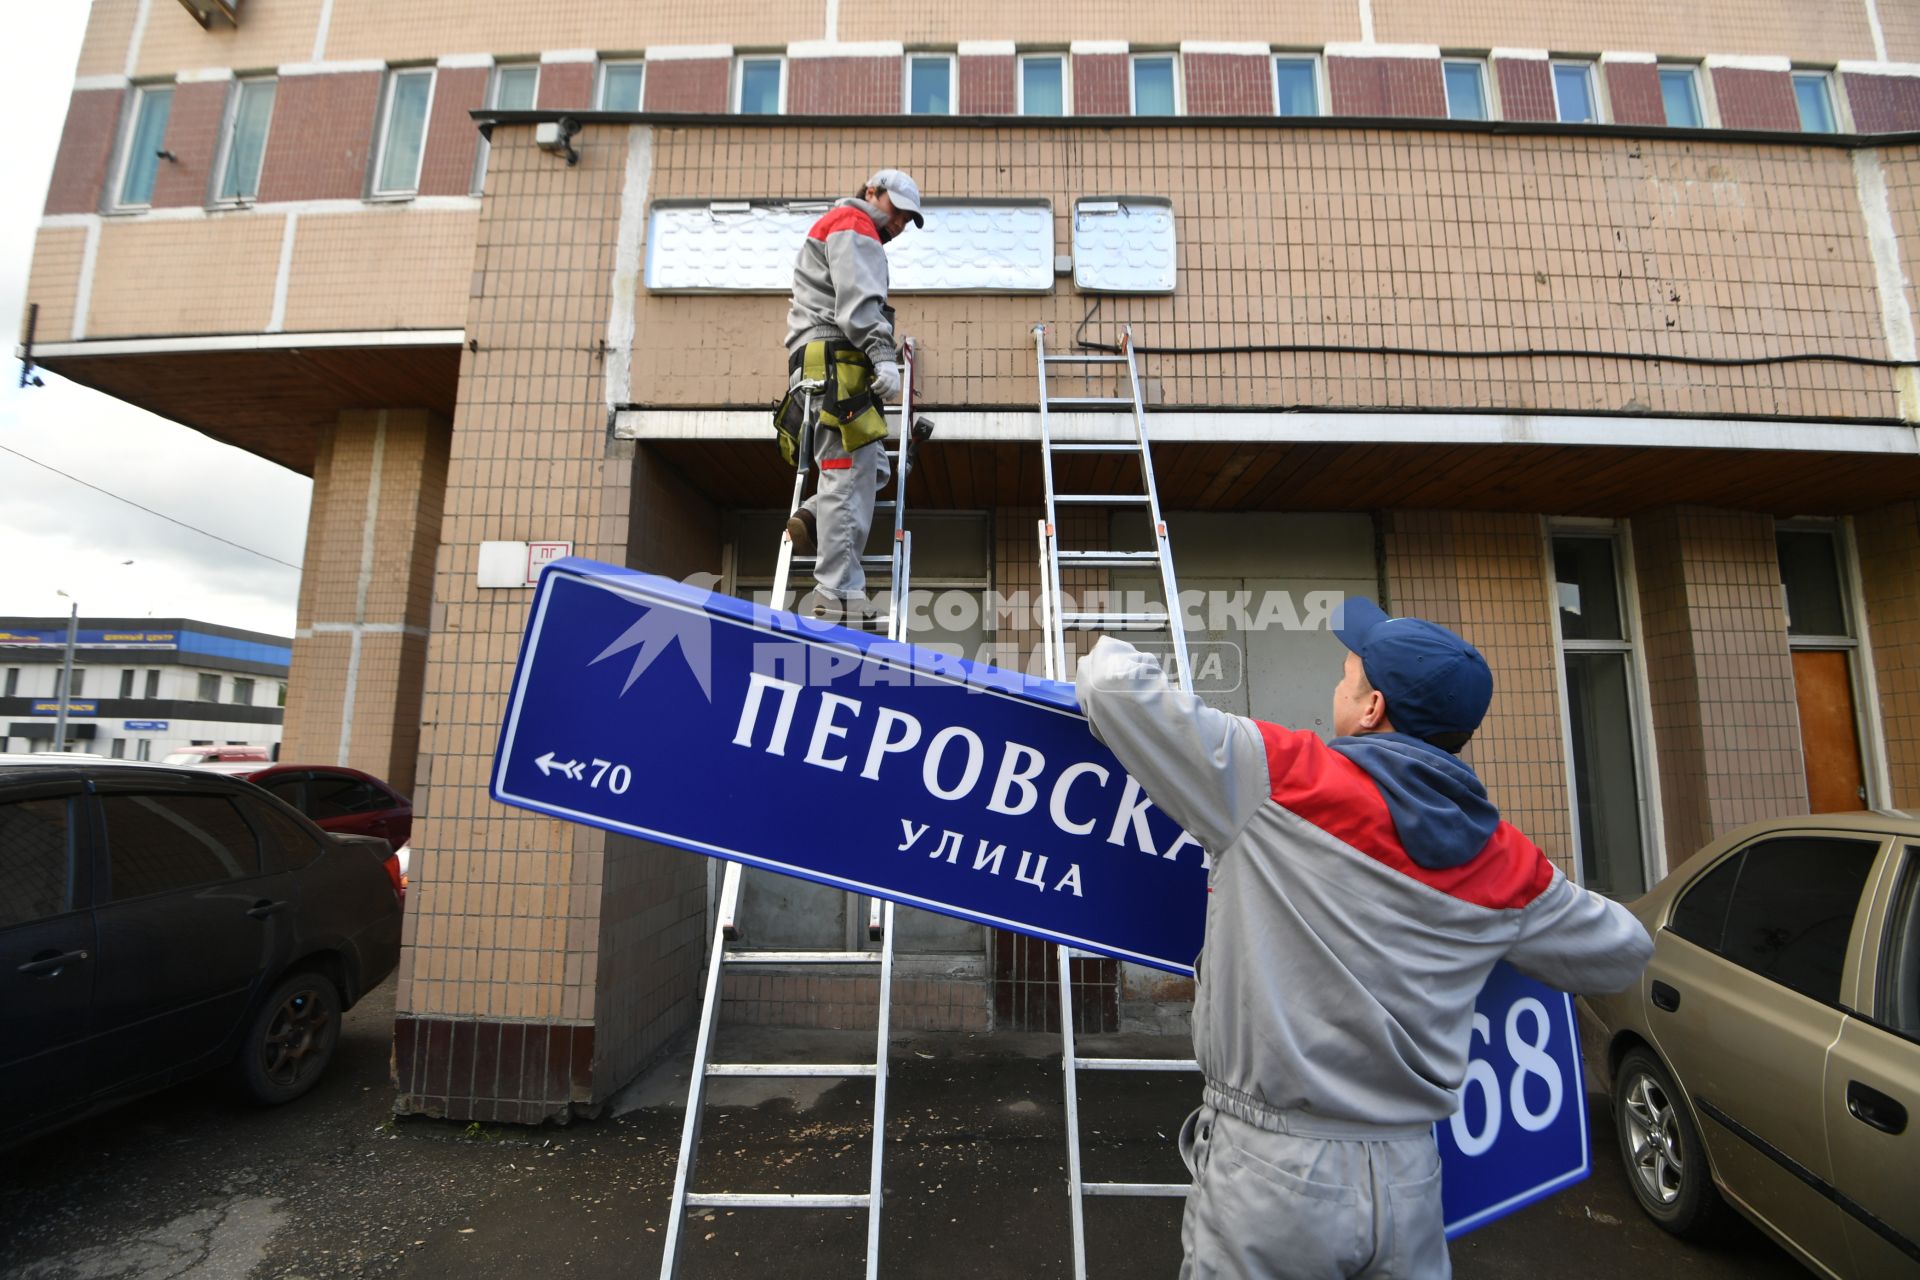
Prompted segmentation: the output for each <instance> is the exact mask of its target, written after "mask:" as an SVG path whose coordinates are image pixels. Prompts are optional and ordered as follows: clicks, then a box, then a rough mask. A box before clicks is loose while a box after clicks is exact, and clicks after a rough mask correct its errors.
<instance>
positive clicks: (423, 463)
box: [281, 409, 448, 794]
mask: <svg viewBox="0 0 1920 1280" xmlns="http://www.w3.org/2000/svg"><path fill="white" fill-rule="evenodd" d="M447 443H448V431H447V423H446V421H445V419H443V418H440V417H438V416H437V415H435V414H433V413H430V412H428V411H427V410H424V409H359V410H351V411H349V412H346V413H342V414H341V415H340V420H339V422H338V423H337V424H336V426H335V427H334V429H333V431H332V432H331V433H330V434H329V435H328V436H327V438H326V440H325V441H324V442H323V443H322V444H321V446H320V451H319V456H318V457H317V458H316V459H315V461H314V468H313V508H312V514H311V515H310V517H309V519H308V522H307V550H306V572H305V574H304V575H303V577H302V579H301V583H300V620H299V626H298V630H297V632H296V634H295V638H294V642H293V669H292V671H291V673H290V675H289V676H288V680H287V718H286V738H285V746H283V747H282V749H281V758H282V759H283V760H286V761H288V762H289V763H299V764H318V763H325V764H344V765H351V766H352V767H353V768H356V769H364V770H366V771H367V772H368V773H371V774H373V775H375V776H376V777H380V778H384V779H386V780H387V781H388V782H390V783H392V784H393V785H394V786H395V787H396V788H398V789H399V790H400V791H401V792H403V793H408V794H410V793H411V792H412V790H413V785H414V761H415V757H416V755H417V753H418V750H419V740H420V690H421V677H422V675H423V673H424V671H425V668H426V657H427V621H428V613H429V610H430V609H431V607H432V604H433V559H434V552H435V549H436V548H437V547H438V545H439V540H440V520H441V508H442V505H443V503H444V501H445V498H446V490H447Z"/></svg>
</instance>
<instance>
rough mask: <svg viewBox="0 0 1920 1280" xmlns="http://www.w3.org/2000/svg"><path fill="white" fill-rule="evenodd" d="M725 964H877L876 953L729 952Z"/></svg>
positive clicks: (877, 954)
mask: <svg viewBox="0 0 1920 1280" xmlns="http://www.w3.org/2000/svg"><path fill="white" fill-rule="evenodd" d="M722 959H723V960H724V962H725V963H727V964H879V963H880V953H879V952H877V951H729V952H727V954H726V955H725V956H724V957H723V958H722Z"/></svg>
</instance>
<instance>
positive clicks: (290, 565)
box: [0, 444, 300, 572]
mask: <svg viewBox="0 0 1920 1280" xmlns="http://www.w3.org/2000/svg"><path fill="white" fill-rule="evenodd" d="M0 451H5V452H7V453H10V454H12V455H13V456H14V457H16V458H20V459H22V460H24V461H27V462H31V463H32V464H33V465H34V466H36V467H45V468H46V469H47V470H48V471H51V472H53V474H55V475H57V476H65V477H66V478H67V479H69V480H71V481H73V482H74V483H75V484H78V485H84V486H86V487H87V488H89V489H91V490H93V491H94V492H95V493H104V494H106V495H107V496H108V497H109V498H112V499H114V500H115V501H116V502H124V503H126V504H127V505H128V506H130V507H134V508H136V509H138V510H140V511H144V512H146V513H147V514H148V515H150V516H158V517H159V518H160V519H162V520H165V521H166V522H167V523H169V524H177V525H179V526H180V527H181V528H182V529H191V530H192V531H193V532H195V533H197V534H199V535H200V536H202V537H205V538H212V539H213V540H214V541H215V542H224V543H226V544H227V545H228V546H230V547H233V548H235V549H236V550H239V551H244V552H246V553H247V554H248V555H252V556H259V557H260V558H261V559H262V560H271V561H273V562H274V563H275V564H279V565H286V567H287V568H289V569H292V570H294V571H295V572H298V571H299V569H300V566H299V565H297V564H293V563H291V562H289V561H286V560H282V559H281V558H280V557H279V556H270V555H268V554H267V553H266V552H264V551H255V550H254V549H253V548H252V547H248V546H242V545H241V544H240V543H238V542H235V541H234V540H233V539H231V538H223V537H221V536H220V535H219V534H217V533H208V532H207V531H206V530H205V529H202V528H200V527H199V526H198V525H191V524H188V523H187V522H186V521H185V520H176V519H174V517H172V516H170V515H168V514H167V513H166V512H164V511H155V510H154V509H153V508H152V507H143V506H141V505H140V504H139V503H137V502H135V501H134V500H133V499H132V498H125V497H121V496H120V495H119V494H117V493H115V492H114V491H113V490H111V489H102V488H101V487H100V486H99V485H97V484H94V483H93V482H92V481H89V480H82V479H81V478H80V477H79V476H76V475H73V474H71V473H69V472H65V471H62V470H61V469H60V468H58V467H56V466H54V465H53V464H52V463H50V462H42V461H40V459H38V458H34V457H29V456H28V455H27V454H24V453H22V452H20V451H19V450H18V449H10V448H8V447H7V446H6V445H4V444H0Z"/></svg>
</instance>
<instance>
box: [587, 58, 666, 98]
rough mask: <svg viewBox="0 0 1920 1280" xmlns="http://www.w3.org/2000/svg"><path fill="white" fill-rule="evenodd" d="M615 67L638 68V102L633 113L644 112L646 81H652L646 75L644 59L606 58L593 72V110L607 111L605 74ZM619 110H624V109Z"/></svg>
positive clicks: (645, 61)
mask: <svg viewBox="0 0 1920 1280" xmlns="http://www.w3.org/2000/svg"><path fill="white" fill-rule="evenodd" d="M616 67H622V68H624V67H638V68H640V101H639V102H638V103H636V104H634V108H633V109H634V110H635V111H645V110H646V109H647V81H648V80H650V79H652V77H651V76H649V75H648V74H647V60H646V59H645V58H607V59H604V60H602V61H601V62H600V64H599V65H598V66H596V67H595V68H594V70H593V109H594V110H595V111H605V110H607V109H608V108H607V72H608V71H610V70H612V69H614V68H616ZM621 109H622V110H624V109H625V108H621Z"/></svg>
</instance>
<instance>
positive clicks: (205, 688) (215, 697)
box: [200, 675, 220, 702]
mask: <svg viewBox="0 0 1920 1280" xmlns="http://www.w3.org/2000/svg"><path fill="white" fill-rule="evenodd" d="M200 701H202V702H218V701H220V677H219V676H209V675H203V676H201V677H200Z"/></svg>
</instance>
